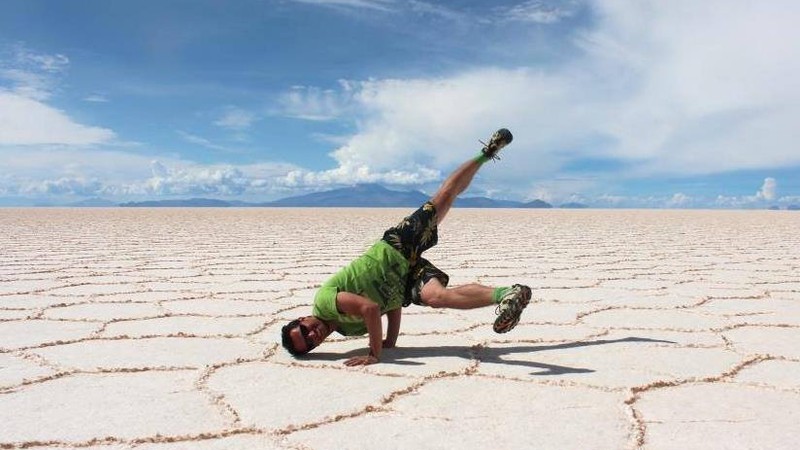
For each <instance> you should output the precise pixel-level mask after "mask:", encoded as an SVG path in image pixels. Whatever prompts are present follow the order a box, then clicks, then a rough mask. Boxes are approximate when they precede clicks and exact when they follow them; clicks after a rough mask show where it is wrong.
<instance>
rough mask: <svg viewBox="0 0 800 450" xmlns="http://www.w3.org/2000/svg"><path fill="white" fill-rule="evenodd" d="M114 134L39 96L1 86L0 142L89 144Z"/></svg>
mask: <svg viewBox="0 0 800 450" xmlns="http://www.w3.org/2000/svg"><path fill="white" fill-rule="evenodd" d="M114 137H115V135H114V132H113V131H111V130H109V129H106V128H100V127H92V126H86V125H81V124H79V123H76V122H74V121H73V120H72V119H71V118H70V117H69V116H67V114H66V113H64V112H63V111H60V110H58V109H55V108H53V107H51V106H48V105H46V104H44V103H42V102H40V101H38V100H36V99H33V98H29V97H25V96H22V95H19V94H16V93H13V92H8V91H5V90H3V89H0V145H41V144H63V145H90V144H99V143H104V142H109V141H110V140H112V139H114Z"/></svg>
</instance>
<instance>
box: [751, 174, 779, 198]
mask: <svg viewBox="0 0 800 450" xmlns="http://www.w3.org/2000/svg"><path fill="white" fill-rule="evenodd" d="M777 189H778V183H777V182H776V181H775V178H771V177H767V178H764V184H762V185H761V189H760V190H759V191H758V192H757V193H756V197H757V198H759V199H762V200H768V201H769V200H775V193H776V191H777Z"/></svg>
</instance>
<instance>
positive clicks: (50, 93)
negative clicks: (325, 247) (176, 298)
mask: <svg viewBox="0 0 800 450" xmlns="http://www.w3.org/2000/svg"><path fill="white" fill-rule="evenodd" d="M798 23H800V2H798V1H796V0H771V1H768V2H756V1H749V0H670V1H663V0H557V1H556V0H553V1H547V0H541V1H539V0H536V1H531V0H513V1H505V0H501V1H485V0H454V1H447V2H443V1H442V2H433V1H428V2H426V1H418V0H230V1H221V0H158V1H155V0H135V1H128V0H119V1H107V0H83V1H50V0H3V1H2V2H0V206H15V205H35V204H67V203H70V202H75V201H79V200H82V199H88V198H103V199H108V200H112V201H120V202H122V201H132V200H134V201H135V200H145V199H147V200H159V199H175V198H191V197H206V198H218V199H227V200H234V199H235V200H244V201H269V200H275V199H279V198H284V197H287V196H292V195H300V194H305V193H309V192H315V191H322V190H328V189H333V188H339V187H344V186H351V185H355V184H358V183H380V184H382V185H384V186H386V187H389V188H392V189H398V190H412V189H416V190H421V191H424V192H427V193H433V192H435V190H436V188H437V187H438V185H439V184H440V183H441V182H442V181H443V179H444V178H445V177H446V176H447V175H448V174H449V173H450V171H452V170H453V169H455V168H456V167H457V166H458V165H459V164H460V163H462V162H463V161H465V160H467V159H469V158H472V157H473V156H475V155H476V154H477V152H478V151H479V149H480V147H481V144H480V142H479V140H486V139H487V138H488V137H489V136H490V135H491V133H492V132H493V131H494V130H495V129H497V128H500V127H506V128H509V129H510V130H511V131H512V132H513V134H514V142H513V143H512V144H511V145H510V146H508V147H507V148H506V149H504V150H503V151H502V154H501V155H502V160H500V161H498V162H492V163H488V164H486V165H485V166H484V167H483V168H482V170H481V171H480V172H479V174H478V176H477V177H476V179H475V180H474V182H473V184H472V186H471V187H470V189H469V190H468V191H467V193H466V194H465V195H467V196H487V197H492V198H497V199H510V200H520V201H530V200H533V199H541V200H545V201H548V202H550V203H553V204H555V205H559V204H563V203H567V202H581V203H586V204H588V205H591V206H595V207H637V208H638V207H642V208H765V207H769V206H779V207H787V206H789V205H793V204H800V148H799V147H800V144H798V143H799V142H800V76H798V74H800V27H798V26H797V24H798Z"/></svg>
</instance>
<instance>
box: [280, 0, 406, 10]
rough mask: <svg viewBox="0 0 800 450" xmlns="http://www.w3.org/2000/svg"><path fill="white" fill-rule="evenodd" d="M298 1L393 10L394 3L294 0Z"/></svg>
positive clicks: (381, 1) (375, 0)
mask: <svg viewBox="0 0 800 450" xmlns="http://www.w3.org/2000/svg"><path fill="white" fill-rule="evenodd" d="M293 1H294V2H297V3H308V4H311V5H320V6H338V7H348V8H356V9H372V10H379V11H391V10H392V8H391V7H392V6H393V5H394V3H395V2H394V1H393V0H293Z"/></svg>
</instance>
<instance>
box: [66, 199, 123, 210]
mask: <svg viewBox="0 0 800 450" xmlns="http://www.w3.org/2000/svg"><path fill="white" fill-rule="evenodd" d="M67 206H71V207H79V208H87V207H88V208H108V207H111V206H117V203H116V202H112V201H111V200H106V199H104V198H98V197H94V198H87V199H86V200H81V201H79V202H75V203H70V204H68V205H67Z"/></svg>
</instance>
